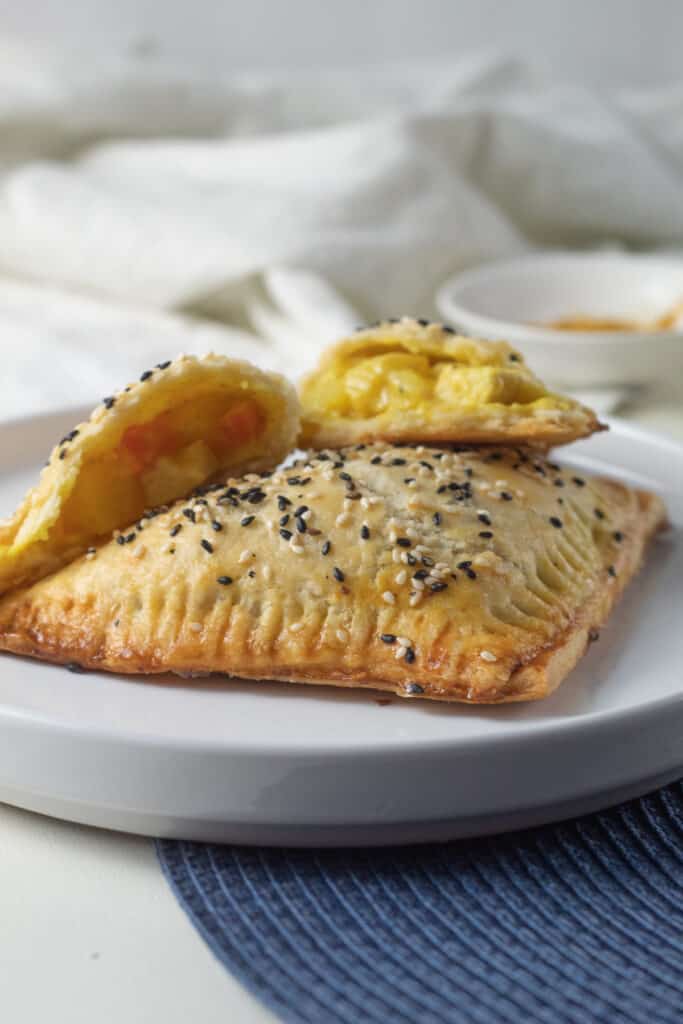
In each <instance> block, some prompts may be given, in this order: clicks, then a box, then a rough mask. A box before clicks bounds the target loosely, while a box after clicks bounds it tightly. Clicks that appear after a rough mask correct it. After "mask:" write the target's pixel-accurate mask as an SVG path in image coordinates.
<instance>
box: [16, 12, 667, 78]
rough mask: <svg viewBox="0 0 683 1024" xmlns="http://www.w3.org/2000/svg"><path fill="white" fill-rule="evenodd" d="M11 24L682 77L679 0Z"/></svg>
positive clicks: (251, 58)
mask: <svg viewBox="0 0 683 1024" xmlns="http://www.w3.org/2000/svg"><path fill="white" fill-rule="evenodd" d="M0 33H1V34H2V35H8V34H13V35H15V36H19V37H24V38H26V39H27V40H30V41H32V42H36V41H39V42H42V43H44V44H45V45H48V46H50V47H52V46H56V47H58V48H60V49H61V48H62V47H64V46H68V47H69V48H71V49H72V50H73V51H74V52H78V51H88V52H89V53H90V52H91V51H92V50H93V49H94V50H95V51H97V52H102V53H108V54H110V53H117V54H121V55H124V54H130V53H137V54H139V55H140V56H141V57H142V56H145V57H149V58H154V57H170V58H173V59H182V60H187V61H188V62H190V63H201V64H202V65H203V66H206V65H213V66H215V67H221V68H224V69H225V70H226V71H231V70H235V69H245V68H258V69H264V70H265V69H271V68H307V67H326V66H348V65H350V64H370V63H373V62H386V61H400V60H402V59H404V58H409V57H433V56H440V57H448V56H453V57H458V56H461V55H462V54H464V53H466V52H471V51H472V50H473V49H489V48H495V49H500V50H507V51H512V52H515V53H516V54H519V55H521V56H527V57H533V58H534V59H535V60H542V61H545V62H546V63H547V64H548V66H549V67H550V68H551V69H552V70H553V72H554V74H555V76H556V77H566V78H568V79H573V80H578V81H585V82H586V83H594V84H607V83H620V84H622V83H623V84H630V85H634V86H640V85H648V84H656V83H664V82H672V81H675V82H681V80H682V76H681V57H682V51H683V3H681V2H680V0H343V2H342V0H332V2H330V0H249V2H248V3H246V4H243V3H238V2H236V0H223V2H221V0H193V2H192V3H186V2H183V0H115V2H114V0H66V2H64V0H21V2H20V0H0Z"/></svg>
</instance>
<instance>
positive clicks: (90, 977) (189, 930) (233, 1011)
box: [0, 398, 683, 1024]
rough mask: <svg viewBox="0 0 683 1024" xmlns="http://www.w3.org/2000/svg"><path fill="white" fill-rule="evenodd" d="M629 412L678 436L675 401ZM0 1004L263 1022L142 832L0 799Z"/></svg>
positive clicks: (65, 1018)
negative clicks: (71, 819) (53, 815)
mask: <svg viewBox="0 0 683 1024" xmlns="http://www.w3.org/2000/svg"><path fill="white" fill-rule="evenodd" d="M624 412H626V414H627V415H628V418H629V419H630V420H631V421H632V422H635V423H639V424H641V425H642V426H645V427H648V428H649V429H657V430H660V431H662V432H666V433H668V434H669V435H670V436H673V437H676V438H678V439H679V440H683V402H681V401H680V399H670V398H669V399H668V400H667V401H666V403H665V404H660V403H658V402H655V401H653V400H652V399H651V398H647V399H646V398H642V399H639V400H638V401H635V402H633V403H632V404H631V405H630V406H627V407H626V409H625V410H624ZM0 992H1V993H2V996H1V1000H0V1006H1V1007H2V1019H3V1020H7V1021H8V1022H9V1021H11V1022H12V1024H36V1022H38V1021H42V1020H45V1021H49V1022H50V1024H67V1022H68V1024H95V1022H96V1024H121V1022H126V1024H138V1022H139V1024H143V1022H144V1024H156V1022H159V1024H187V1022H188V1021H199V1022H201V1024H214V1022H216V1024H218V1022H220V1024H225V1022H226V1021H228V1022H230V1024H269V1022H272V1021H273V1020H274V1018H273V1016H272V1014H270V1013H269V1012H268V1011H266V1010H265V1009H263V1007H261V1005H260V1004H259V1003H257V1002H256V1000H254V999H253V998H252V997H251V996H250V995H249V994H248V993H247V992H246V991H245V990H244V989H243V988H242V987H241V986H240V985H239V984H238V983H237V982H236V981H234V980H233V978H232V977H231V976H230V974H229V973H228V972H227V971H225V970H224V969H223V967H222V966H221V965H220V964H219V963H218V962H217V961H216V960H215V959H214V957H213V955H212V954H211V952H210V951H209V949H208V947H207V946H206V945H205V944H204V942H203V940H202V939H201V938H200V937H199V935H198V934H197V933H196V932H195V930H194V928H193V927H192V925H191V924H190V922H189V920H188V918H187V917H186V916H185V914H184V912H183V911H182V910H181V909H180V907H179V905H178V903H177V902H176V900H175V897H174V896H173V895H172V893H171V890H170V888H169V887H168V885H167V883H166V881H165V879H164V877H163V875H162V873H161V869H160V867H159V865H158V862H157V859H156V855H155V852H154V847H153V844H152V843H151V842H150V841H149V840H147V839H141V838H137V837H134V836H127V835H119V834H116V833H113V832H105V831H98V830H95V829H88V828H85V827H81V826H78V825H71V824H67V823H65V822H58V821H54V820H52V819H49V818H44V817H40V816H38V815H34V814H30V813H28V812H25V811H20V810H16V809H15V808H12V807H6V806H2V805H0Z"/></svg>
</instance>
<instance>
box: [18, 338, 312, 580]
mask: <svg viewBox="0 0 683 1024" xmlns="http://www.w3.org/2000/svg"><path fill="white" fill-rule="evenodd" d="M298 429H299V415H298V402H297V398H296V395H295V393H294V391H293V389H292V387H291V386H290V385H289V384H288V383H287V382H286V381H285V380H284V378H282V377H280V376H278V375H277V374H272V373H264V372H262V371H260V370H257V369H256V368H255V367H253V366H250V365H249V364H248V363H245V362H239V361H236V360H234V359H228V358H226V357H225V356H218V355H208V356H205V357H203V358H201V359H200V358H196V357H194V356H181V357H180V358H178V359H176V360H173V361H170V360H169V362H167V363H160V364H159V365H158V366H155V367H154V369H152V370H148V371H146V372H145V373H143V374H142V376H141V378H140V380H139V381H137V382H136V383H135V384H131V385H130V386H129V387H127V388H125V389H124V390H123V391H121V392H119V393H118V394H115V395H111V396H110V397H108V398H105V399H104V401H103V403H102V404H101V405H100V406H98V408H97V409H95V411H94V412H93V414H92V416H91V417H90V419H89V420H88V422H87V423H81V424H79V426H78V427H76V428H75V429H74V430H71V431H70V432H69V433H68V434H67V435H66V436H65V437H63V438H62V440H61V441H60V442H59V444H58V445H57V446H56V447H55V449H54V450H53V452H52V454H51V456H50V459H49V461H48V463H47V466H46V467H45V468H44V469H43V472H42V474H41V477H40V482H39V484H38V485H37V487H35V488H34V489H33V490H32V491H30V492H29V494H28V495H27V496H26V498H25V500H24V502H23V503H22V505H21V506H20V507H19V509H18V510H17V512H16V513H15V514H14V516H13V517H12V518H11V519H10V520H8V521H6V522H4V523H2V524H0V593H2V592H3V591H6V590H8V589H9V588H10V587H12V586H16V585H18V584H21V583H23V582H26V581H28V580H32V579H36V578H38V577H40V576H44V575H46V574H47V573H49V572H52V571H53V570H54V569H55V568H57V567H58V566H60V565H63V564H65V563H66V562H69V561H70V560H71V559H73V558H74V557H76V556H77V555H79V554H81V553H82V552H83V551H85V550H86V549H87V548H88V547H89V546H91V545H94V544H96V543H97V541H98V540H101V539H102V538H103V537H106V536H108V535H110V534H111V532H112V530H113V529H115V528H116V527H123V526H126V525H127V524H128V523H130V522H133V521H134V520H135V519H137V518H139V517H140V516H141V515H142V514H143V513H144V511H145V509H149V508H152V507H155V506H159V505H162V504H164V503H167V502H171V501H175V499H176V498H179V497H181V496H183V495H185V494H188V493H189V492H190V491H191V490H192V489H193V488H195V487H197V486H199V485H201V484H203V483H205V482H206V481H207V480H212V479H216V478H219V477H221V476H225V474H226V472H233V473H243V472H246V471H248V470H262V469H267V468H269V467H272V466H275V465H277V463H278V462H279V461H280V460H281V459H282V458H283V457H284V456H285V455H286V454H287V452H289V451H290V450H291V448H292V446H293V444H294V441H295V439H296V435H297V432H298Z"/></svg>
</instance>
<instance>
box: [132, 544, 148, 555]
mask: <svg viewBox="0 0 683 1024" xmlns="http://www.w3.org/2000/svg"><path fill="white" fill-rule="evenodd" d="M146 554H147V548H146V547H145V545H144V544H138V546H137V547H136V548H135V549H134V550H133V557H134V558H144V556H145V555H146Z"/></svg>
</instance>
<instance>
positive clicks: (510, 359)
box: [508, 352, 519, 363]
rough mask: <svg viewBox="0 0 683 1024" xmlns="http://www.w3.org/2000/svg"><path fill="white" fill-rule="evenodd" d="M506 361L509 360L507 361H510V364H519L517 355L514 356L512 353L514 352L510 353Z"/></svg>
mask: <svg viewBox="0 0 683 1024" xmlns="http://www.w3.org/2000/svg"><path fill="white" fill-rule="evenodd" d="M508 360H509V361H510V362H511V363H518V362H519V356H518V355H515V353H514V352H511V353H510V355H509V356H508Z"/></svg>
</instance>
